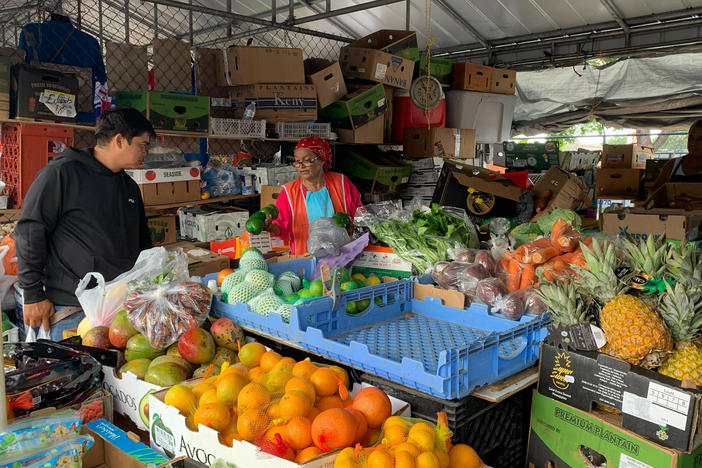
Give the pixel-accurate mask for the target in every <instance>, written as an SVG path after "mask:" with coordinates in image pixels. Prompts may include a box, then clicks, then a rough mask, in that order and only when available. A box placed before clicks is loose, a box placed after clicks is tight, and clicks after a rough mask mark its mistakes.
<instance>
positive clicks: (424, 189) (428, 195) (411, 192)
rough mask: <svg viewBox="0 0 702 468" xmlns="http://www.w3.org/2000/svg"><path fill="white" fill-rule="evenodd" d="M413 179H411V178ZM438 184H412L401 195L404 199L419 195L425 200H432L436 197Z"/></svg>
mask: <svg viewBox="0 0 702 468" xmlns="http://www.w3.org/2000/svg"><path fill="white" fill-rule="evenodd" d="M410 180H411V179H410ZM435 190H436V184H435V183H434V184H428V185H414V184H410V185H408V186H406V187H405V189H404V190H403V191H402V193H401V194H400V196H401V197H402V198H403V199H408V198H410V199H411V198H415V197H419V198H421V199H423V200H431V199H432V198H433V197H434V191H435Z"/></svg>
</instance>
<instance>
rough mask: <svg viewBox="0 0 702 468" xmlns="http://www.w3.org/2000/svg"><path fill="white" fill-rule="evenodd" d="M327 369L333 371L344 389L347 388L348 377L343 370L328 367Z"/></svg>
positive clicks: (337, 367)
mask: <svg viewBox="0 0 702 468" xmlns="http://www.w3.org/2000/svg"><path fill="white" fill-rule="evenodd" d="M329 369H331V370H332V371H334V373H335V374H336V376H337V377H339V379H341V383H342V384H344V387H348V386H349V376H348V374H347V373H346V371H345V370H344V369H342V368H341V367H339V366H329Z"/></svg>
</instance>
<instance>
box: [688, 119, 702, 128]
mask: <svg viewBox="0 0 702 468" xmlns="http://www.w3.org/2000/svg"><path fill="white" fill-rule="evenodd" d="M700 127H702V119H697V120H695V121H694V122H692V125H690V131H692V129H693V128H700Z"/></svg>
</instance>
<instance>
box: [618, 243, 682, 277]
mask: <svg viewBox="0 0 702 468" xmlns="http://www.w3.org/2000/svg"><path fill="white" fill-rule="evenodd" d="M670 247H671V244H669V243H668V242H666V240H665V237H660V238H659V239H658V240H653V237H652V236H649V237H648V239H647V240H640V241H638V242H636V241H634V240H633V239H631V238H626V239H624V248H625V249H626V260H627V263H628V265H629V266H630V267H632V268H633V269H634V270H635V271H637V272H642V273H646V274H648V275H651V276H652V277H654V278H658V277H660V276H662V275H663V274H664V273H665V271H666V265H667V260H668V258H669V257H670V250H671V248H670Z"/></svg>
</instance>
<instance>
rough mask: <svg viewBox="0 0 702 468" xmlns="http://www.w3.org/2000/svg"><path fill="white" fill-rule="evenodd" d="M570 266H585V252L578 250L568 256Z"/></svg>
mask: <svg viewBox="0 0 702 468" xmlns="http://www.w3.org/2000/svg"><path fill="white" fill-rule="evenodd" d="M568 255H569V257H568V264H569V265H571V266H574V265H575V266H581V267H584V266H585V256H584V255H583V252H582V251H581V250H576V251H575V252H571V253H570V254H568Z"/></svg>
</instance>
